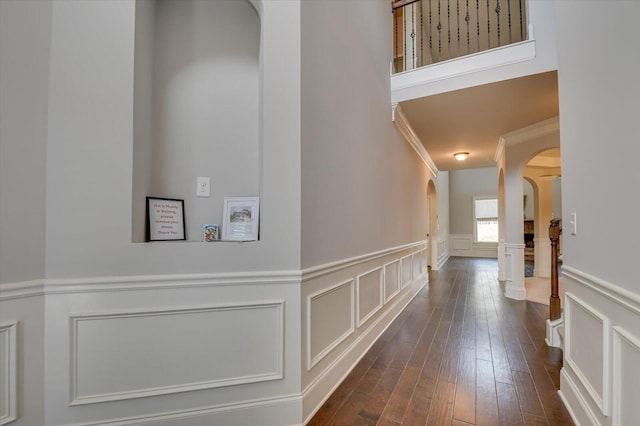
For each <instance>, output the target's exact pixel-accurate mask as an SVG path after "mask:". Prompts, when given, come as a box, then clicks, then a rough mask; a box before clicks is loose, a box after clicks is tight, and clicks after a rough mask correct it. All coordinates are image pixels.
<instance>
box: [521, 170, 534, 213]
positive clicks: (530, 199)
mask: <svg viewBox="0 0 640 426" xmlns="http://www.w3.org/2000/svg"><path fill="white" fill-rule="evenodd" d="M522 195H523V196H524V195H526V196H527V205H526V206H524V218H526V219H529V220H533V218H534V215H533V211H534V209H533V207H534V205H535V198H534V195H533V186H531V182H529V181H528V180H526V179H522Z"/></svg>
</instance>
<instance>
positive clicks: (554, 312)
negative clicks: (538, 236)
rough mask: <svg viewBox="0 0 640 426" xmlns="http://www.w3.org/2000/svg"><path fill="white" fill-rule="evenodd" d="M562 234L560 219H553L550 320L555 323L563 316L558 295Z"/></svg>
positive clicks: (550, 226)
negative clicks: (559, 255) (559, 243)
mask: <svg viewBox="0 0 640 426" xmlns="http://www.w3.org/2000/svg"><path fill="white" fill-rule="evenodd" d="M561 234H562V227H561V226H560V220H559V219H551V224H550V225H549V239H550V240H551V296H550V297H549V319H550V320H551V321H555V320H557V319H559V318H560V316H561V307H560V296H559V295H558V241H560V235H561Z"/></svg>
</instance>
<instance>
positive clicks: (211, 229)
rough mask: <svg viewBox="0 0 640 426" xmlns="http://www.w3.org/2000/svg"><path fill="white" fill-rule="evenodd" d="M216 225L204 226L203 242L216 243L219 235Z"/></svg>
mask: <svg viewBox="0 0 640 426" xmlns="http://www.w3.org/2000/svg"><path fill="white" fill-rule="evenodd" d="M218 231H219V228H218V225H217V224H209V225H205V226H204V240H205V241H206V242H211V241H218V239H220V233H219V232H218Z"/></svg>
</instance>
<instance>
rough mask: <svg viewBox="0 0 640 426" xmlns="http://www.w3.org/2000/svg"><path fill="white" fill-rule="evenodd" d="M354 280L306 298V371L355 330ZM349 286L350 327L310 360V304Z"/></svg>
mask: <svg viewBox="0 0 640 426" xmlns="http://www.w3.org/2000/svg"><path fill="white" fill-rule="evenodd" d="M354 284H355V280H354V279H353V278H351V279H348V280H346V281H343V282H341V283H338V284H335V285H333V286H331V287H328V288H325V289H322V290H320V291H316V292H315V293H312V294H310V295H308V296H307V339H306V340H307V342H306V344H307V371H309V370H311V369H312V368H313V367H314V366H315V365H316V364H318V363H319V362H320V361H322V359H323V358H324V357H326V356H327V355H328V354H329V353H330V352H331V351H332V350H334V349H335V348H336V346H338V345H339V344H340V343H342V342H343V341H344V340H345V339H346V338H347V337H349V336H350V335H351V334H353V332H354V331H355V330H356V328H355V312H354V309H353V306H354V301H355V285H354ZM346 285H349V286H350V288H351V303H350V304H349V308H350V315H351V327H350V328H349V329H348V330H347V331H345V332H344V333H343V334H342V335H340V336H338V337H337V338H336V339H335V340H334V341H333V342H331V343H330V344H329V345H327V346H326V347H325V348H324V349H323V350H321V351H320V352H319V353H318V355H316V356H315V357H313V358H311V302H313V300H314V299H317V298H319V297H321V296H324V295H325V294H328V293H331V292H334V291H336V290H338V289H339V288H341V287H344V286H346Z"/></svg>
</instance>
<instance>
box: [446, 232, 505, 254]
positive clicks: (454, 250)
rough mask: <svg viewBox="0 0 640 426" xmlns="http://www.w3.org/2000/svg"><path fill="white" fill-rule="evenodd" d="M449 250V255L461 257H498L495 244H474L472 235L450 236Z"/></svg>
mask: <svg viewBox="0 0 640 426" xmlns="http://www.w3.org/2000/svg"><path fill="white" fill-rule="evenodd" d="M449 238H450V240H451V250H450V253H449V255H451V256H461V257H488V258H497V257H498V244H497V243H476V242H474V241H473V234H451V235H450V236H449Z"/></svg>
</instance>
